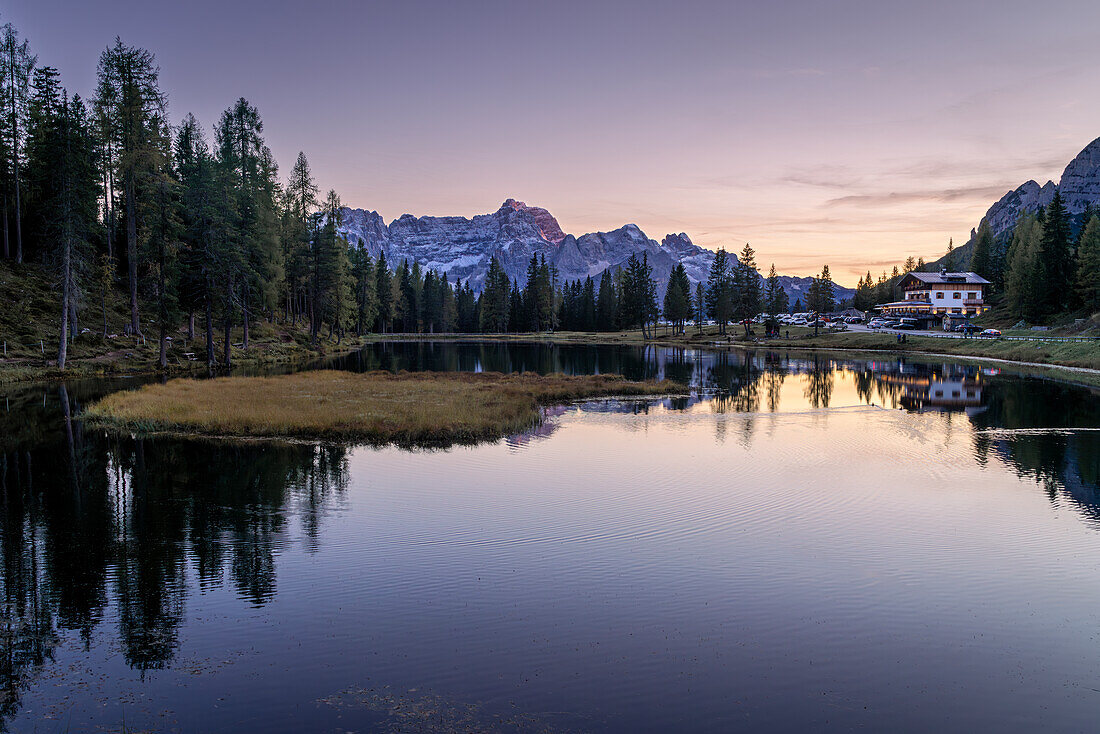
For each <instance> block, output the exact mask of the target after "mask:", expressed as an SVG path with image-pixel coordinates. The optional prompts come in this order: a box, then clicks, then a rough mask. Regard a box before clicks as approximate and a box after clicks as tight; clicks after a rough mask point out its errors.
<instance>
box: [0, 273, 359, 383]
mask: <svg viewBox="0 0 1100 734" xmlns="http://www.w3.org/2000/svg"><path fill="white" fill-rule="evenodd" d="M56 290H57V289H56V284H55V283H54V282H53V281H52V279H51V277H50V276H49V274H48V272H47V271H46V270H45V269H44V268H43V267H41V266H40V265H36V264H23V265H16V264H14V263H11V262H8V261H3V260H0V304H3V305H2V307H0V385H4V384H7V383H13V382H21V381H26V380H41V379H54V378H60V377H86V376H97V375H118V374H147V373H154V372H168V373H170V374H186V373H190V372H201V371H205V370H206V347H205V342H204V340H203V336H202V333H201V329H202V324H201V319H200V320H197V323H196V324H195V328H196V333H195V338H194V339H188V338H187V329H186V325H185V324H180V325H178V326H176V327H175V328H173V329H171V330H170V332H169V333H170V337H171V339H172V343H171V346H170V347H169V349H168V369H167V370H161V369H160V368H159V366H158V364H157V363H158V359H159V347H158V342H157V335H158V333H159V330H158V326H157V323H156V320H155V318H150V314H153V313H155V311H154V308H153V306H152V304H142V305H143V310H142V328H143V329H144V331H145V338H144V339H142V338H141V337H140V336H139V337H133V336H127V335H126V334H125V326H126V324H128V323H129V321H130V316H129V304H128V302H127V301H126V298H125V297H124V295H123V294H122V293H120V292H117V291H111V292H109V293H108V294H107V298H106V302H105V303H104V302H103V300H101V299H99V298H98V295H97V294H87V296H86V301H88V302H86V303H84V304H82V308H81V310H80V315H81V319H82V320H81V322H80V323H79V324H78V329H77V332H78V333H77V334H76V336H75V339H74V340H73V341H72V342H71V343H70V346H69V356H68V363H67V365H66V369H65V370H64V372H62V371H60V370H58V369H57V346H58V336H59V333H60V327H59V318H60V316H59V313H58V301H59V299H58V297H57V292H56ZM105 323H106V327H107V328H106V336H104V331H105V330H104V324H105ZM223 336H224V335H223V332H221V331H220V330H218V331H216V332H215V335H214V340H215V350H216V355H217V359H218V360H220V359H221V357H222V354H223V348H224V339H223ZM243 340H244V332H243V330H242V328H241V327H240V326H237V327H235V328H233V329H232V330H231V331H230V342H231V343H232V344H234V345H238V346H234V347H233V349H232V359H233V365H234V366H239V367H245V368H248V367H262V366H265V365H275V364H286V363H295V362H305V361H309V360H313V359H317V358H319V357H323V356H332V355H335V354H343V353H347V352H351V351H355V350H356V349H359V348H361V347H362V346H363V344H364V341H363V340H361V339H359V338H357V337H355V336H354V335H350V336H345V338H344V339H343V340H342V341H341V342H340V343H339V344H337V343H336V342H335V341H334V340H333V339H330V338H327V337H325V338H322V339H321V343H320V345H319V346H318V348H313V347H312V346H311V345H310V338H309V330H308V328H307V327H306V326H305V325H304V324H298V325H295V324H271V323H267V322H264V321H258V322H254V323H253V326H252V329H251V330H250V333H249V346H248V349H244V348H243V347H242V346H239V345H242V344H243Z"/></svg>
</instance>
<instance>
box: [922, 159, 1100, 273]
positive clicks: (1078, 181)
mask: <svg viewBox="0 0 1100 734" xmlns="http://www.w3.org/2000/svg"><path fill="white" fill-rule="evenodd" d="M1055 191H1058V192H1060V193H1061V194H1062V199H1063V200H1064V201H1065V204H1066V209H1067V210H1068V211H1069V213H1070V215H1071V216H1073V217H1074V218H1075V220H1079V219H1080V216H1079V215H1080V214H1081V213H1082V212H1084V210H1085V207H1086V206H1092V207H1093V208H1097V207H1100V138H1097V139H1096V140H1093V141H1092V142H1091V143H1089V144H1088V145H1086V146H1085V147H1084V148H1083V149H1082V150H1081V152H1080V153H1078V154H1077V156H1076V157H1074V159H1073V160H1071V161H1070V162H1069V163H1068V164H1067V165H1066V167H1065V170H1063V171H1062V177H1061V179H1059V181H1058V183H1057V184H1055V183H1054V182H1053V181H1047V182H1046V183H1045V184H1043V185H1042V186H1040V185H1039V183H1038V182H1037V181H1035V180H1034V179H1032V180H1030V181H1026V182H1024V183H1023V184H1021V185H1020V186H1019V187H1017V188H1015V189H1013V190H1012V191H1009V192H1008V193H1007V194H1005V195H1004V196H1002V197H1001V198H1000V199H998V200H997V201H996V202H995V203H994V204H993V206H991V207H989V210H988V211H986V213H985V216H983V217H982V221H984V222H988V223H989V228H990V230H991V231H992V232H993V236H994V238H996V239H998V240H1000V241H1002V242H1003V241H1004V240H1006V239H1007V236H1008V234H1009V233H1011V232H1012V230H1013V229H1014V228H1015V226H1016V220H1017V219H1019V218H1020V214H1022V213H1024V212H1032V213H1034V212H1036V211H1038V210H1039V208H1040V207H1045V206H1046V205H1047V204H1049V203H1050V201H1051V199H1053V198H1054V192H1055ZM1076 223H1077V222H1076V221H1075V225H1076ZM979 226H981V222H979ZM976 237H977V227H975V228H974V229H972V230H970V240H969V241H967V243H966V244H965V245H963V246H962V247H960V248H958V249H957V250H955V252H953V253H952V254H951V255H950V256H946V257H945V258H941V259H940V260H939V261H937V264H938V263H940V262H943V263H944V264H947V262H946V260H947V257H949V258H950V261H951V263H953V264H956V265H957V264H959V263H960V262H962V261H963V260H965V261H967V262H968V261H969V257H970V251H971V250H972V248H973V243H974V240H975V238H976ZM962 264H965V262H962Z"/></svg>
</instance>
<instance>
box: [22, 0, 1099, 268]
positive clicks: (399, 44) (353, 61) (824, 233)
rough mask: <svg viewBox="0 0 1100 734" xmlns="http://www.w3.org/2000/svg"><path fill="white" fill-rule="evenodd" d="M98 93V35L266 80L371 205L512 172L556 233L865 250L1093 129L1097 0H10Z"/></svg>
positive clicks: (355, 194) (212, 77)
mask: <svg viewBox="0 0 1100 734" xmlns="http://www.w3.org/2000/svg"><path fill="white" fill-rule="evenodd" d="M0 21H4V22H8V21H10V22H12V23H14V24H15V25H16V26H17V27H18V28H19V29H20V31H21V32H22V33H23V34H24V35H25V36H26V37H27V38H28V39H29V40H30V43H31V46H32V49H33V50H34V51H35V52H36V53H38V55H39V59H40V62H42V63H46V64H50V65H53V66H56V67H58V68H59V69H60V70H61V74H62V80H63V82H64V83H65V85H66V86H67V87H69V88H70V89H72V90H73V91H76V92H80V93H82V94H85V95H87V94H89V93H90V92H91V91H92V89H93V87H94V80H95V65H96V61H97V59H98V55H99V52H100V51H101V50H102V49H103V48H104V47H105V46H106V45H108V44H109V43H110V42H111V41H112V40H113V38H114V36H115V35H120V36H121V37H122V39H123V41H125V42H126V43H132V44H137V45H142V46H145V47H147V48H149V49H150V50H152V51H154V52H155V53H156V55H157V60H158V62H159V64H160V66H161V70H162V75H161V81H162V85H163V87H164V88H165V90H166V91H167V92H168V95H169V106H170V112H171V116H172V118H173V120H174V121H178V120H179V118H180V117H182V116H183V115H184V114H185V113H187V112H193V113H194V114H195V115H196V116H197V117H198V118H199V119H200V121H202V122H203V123H204V124H206V125H210V124H212V123H213V122H214V121H215V119H216V118H217V116H218V115H219V114H220V112H221V110H222V109H224V108H225V107H227V106H228V105H229V104H230V103H231V102H232V101H233V100H234V99H236V98H237V97H238V96H242V95H243V96H245V97H247V98H248V99H249V100H250V101H252V102H253V103H254V104H256V105H257V106H258V107H259V110H260V113H261V115H262V116H263V118H264V122H265V125H266V136H267V140H268V143H269V144H270V146H271V148H272V149H273V150H274V151H275V154H276V156H277V157H278V159H279V161H280V163H281V164H282V165H283V167H284V173H286V172H288V170H289V166H290V165H291V164H292V163H293V160H294V156H295V155H296V154H297V152H298V151H299V150H304V151H305V152H306V155H307V156H308V157H309V159H310V162H311V163H312V165H313V170H314V174H315V175H316V177H317V179H318V183H319V184H320V185H321V186H322V187H323V188H324V189H328V188H330V187H331V188H335V189H336V190H337V191H338V192H339V193H340V195H341V197H342V198H343V200H344V202H345V203H346V204H348V205H350V206H356V207H364V208H369V209H377V210H378V211H380V212H381V213H382V214H383V216H385V217H386V218H387V219H391V218H394V217H397V216H399V215H401V214H403V213H405V212H409V213H413V214H436V215H444V214H461V215H466V216H469V215H473V214H477V213H483V212H488V211H493V210H495V209H496V208H497V207H498V206H499V205H500V203H501V202H503V201H504V199H506V198H508V197H515V198H517V199H522V200H524V201H526V202H528V203H529V204H534V205H539V206H543V207H546V208H547V209H549V210H550V211H551V212H552V213H553V214H554V215H556V216H557V217H558V220H559V221H560V222H561V225H562V228H563V229H564V230H565V231H566V232H572V233H574V234H581V233H584V232H589V231H595V230H606V229H613V228H616V227H618V226H621V225H622V224H624V223H626V222H635V223H637V224H638V225H639V226H641V227H642V229H644V230H645V231H646V233H647V234H649V236H650V237H654V238H656V239H660V238H661V237H662V236H663V235H664V234H666V233H668V232H680V231H684V232H687V233H688V234H689V235H690V236H691V237H692V239H693V240H694V241H696V242H698V243H699V244H702V245H704V246H707V247H712V248H714V247H718V246H725V247H727V248H730V249H740V247H741V246H742V245H743V244H744V242H745V241H749V242H751V243H752V245H753V246H754V247H755V248H756V250H757V253H758V260H759V261H760V262H761V264H762V266H763V267H764V268H765V269H766V268H767V266H768V264H770V263H772V262H775V264H776V265H777V267H778V268H779V269H780V270H781V271H782V272H787V273H791V274H800V275H805V274H810V273H811V272H814V271H817V270H819V269H820V267H821V265H822V264H823V263H829V264H830V266H831V268H832V270H833V273H834V276H835V277H837V279H838V280H840V281H842V282H845V283H849V284H851V283H854V281H855V280H856V277H857V275H858V274H859V273H862V272H863V271H864V270H867V269H868V268H870V269H871V270H872V271H874V272H878V271H881V270H882V269H883V268H887V267H891V266H892V265H893V264H894V263H896V262H899V261H901V260H903V259H904V258H905V257H906V256H907V255H909V254H913V255H923V256H924V257H926V258H932V257H936V256H938V255H940V254H942V252H943V251H944V250H945V248H946V245H947V241H948V238H950V237H953V238H954V239H955V242H956V243H960V242H962V241H965V240H966V238H967V236H968V233H969V229H970V228H971V227H972V226H975V225H976V224H977V222H978V219H979V218H980V216H981V214H982V213H983V212H984V211H985V209H986V208H987V207H988V206H989V204H990V203H992V201H993V200H995V199H996V198H998V197H999V196H1000V195H1001V194H1002V193H1004V191H1006V190H1008V189H1009V188H1013V187H1015V186H1017V185H1019V184H1020V183H1022V182H1023V181H1025V180H1027V179H1028V178H1036V179H1038V180H1039V181H1040V183H1042V182H1044V181H1046V179H1048V178H1054V179H1057V178H1058V176H1059V175H1060V173H1061V169H1062V167H1064V165H1065V164H1066V163H1067V162H1068V161H1069V159H1070V158H1072V157H1073V156H1074V155H1075V154H1076V153H1077V152H1078V151H1079V150H1080V149H1081V148H1082V147H1084V146H1085V145H1086V144H1087V143H1088V142H1089V141H1091V140H1092V139H1093V138H1095V137H1097V136H1100V93H1097V90H1098V89H1100V43H1097V42H1096V40H1095V37H1096V30H1097V28H1100V3H1096V2H1094V0H1075V1H1061V2H1059V1H1057V0H1055V1H1053V2H1048V3H1036V2H1034V0H1028V1H1027V2H1016V1H1015V0H1003V1H1001V2H966V1H959V0H955V1H954V2H939V1H937V0H924V1H923V2H904V3H903V2H888V1H887V0H878V1H876V2H870V1H868V2H852V1H848V0H791V1H788V2H779V1H775V0H773V1H772V2H764V1H762V0H756V1H754V2H731V1H728V0H727V1H720V0H711V1H707V2H691V1H688V2H683V1H682V2H660V3H656V2H645V1H644V0H642V1H639V0H617V1H615V2H591V1H590V2H573V1H572V0H556V1H555V2H543V3H527V2H522V1H521V0H513V1H511V2H506V3H504V2H501V3H498V2H492V1H478V2H463V1H461V0H436V1H433V2H415V1H410V0H406V1H404V2H384V3H378V2H375V3H371V2H350V1H349V2H314V3H301V2H297V3H290V2H279V1H278V0H269V1H267V2H261V1H258V0H244V1H239V2H233V1H232V0H221V1H220V2H211V1H208V0H192V1H190V2H187V3H175V2H172V3H169V2H159V1H158V2H149V1H148V0H145V1H143V2H138V1H134V0H130V1H122V0H98V1H97V2H75V1H74V0H70V1H69V2H64V1H62V0H25V1H22V2H17V3H11V2H8V3H4V4H3V5H0Z"/></svg>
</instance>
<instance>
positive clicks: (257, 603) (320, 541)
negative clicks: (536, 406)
mask: <svg viewBox="0 0 1100 734" xmlns="http://www.w3.org/2000/svg"><path fill="white" fill-rule="evenodd" d="M323 366H331V367H336V368H340V369H352V370H370V369H388V370H400V369H407V370H499V371H512V370H534V371H539V372H556V371H562V372H566V373H574V374H586V373H596V372H602V373H609V372H617V373H621V374H624V375H626V376H627V377H629V378H634V379H640V378H659V377H669V378H672V379H676V380H679V381H681V382H685V383H688V384H690V385H691V386H692V394H691V396H690V397H679V398H666V399H658V400H599V401H593V402H591V403H585V404H582V405H576V406H569V407H562V408H557V409H549V410H547V411H546V413H547V415H546V420H545V422H544V423H543V425H541V426H540V427H539V428H538V429H536V430H533V431H530V432H527V433H524V434H522V435H516V436H511V437H508V438H507V439H504V440H501V441H497V442H493V443H485V444H481V445H478V446H472V447H455V448H451V449H446V450H440V449H434V450H413V451H410V450H403V449H399V448H392V447H386V448H372V447H364V446H358V447H357V446H333V445H320V446H318V445H310V444H307V443H250V442H238V443H220V442H211V441H186V440H176V439H166V438H144V439H141V438H134V437H117V436H108V435H105V434H103V433H101V432H97V431H93V430H90V429H86V428H85V427H84V426H83V425H82V424H81V422H80V420H79V413H80V410H81V408H82V407H83V406H84V405H86V404H87V403H88V402H90V401H92V400H94V399H95V398H97V397H98V396H101V395H103V394H106V393H107V392H109V391H112V390H117V389H126V388H129V387H132V386H134V385H135V384H138V383H140V381H139V380H133V379H131V380H125V379H114V380H96V381H73V382H70V383H68V384H65V385H61V384H57V383H53V384H46V385H41V384H39V385H23V386H11V387H7V388H0V395H2V396H3V397H2V398H0V399H2V401H3V405H2V408H3V413H2V414H0V426H2V428H3V434H2V436H0V450H2V458H0V493H2V499H3V504H4V507H3V515H2V527H0V532H2V548H0V553H2V565H3V568H2V573H3V577H2V585H3V595H4V606H3V617H2V620H0V621H2V623H3V629H2V630H0V632H2V635H3V637H2V640H0V645H2V648H0V657H2V660H0V683H2V693H0V717H2V721H3V725H4V727H6V728H7V729H8V730H10V731H20V732H21V731H28V732H29V731H36V732H76V731H103V730H107V731H121V730H123V728H124V727H125V730H126V731H130V732H134V731H158V732H159V731H165V732H174V731H181V732H242V731H264V732H300V731H331V732H344V731H356V732H368V731H378V732H419V731H454V732H467V731H504V732H589V731H591V732H643V731H645V732H664V731H685V732H687V731H691V732H726V731H731V730H776V731H794V730H806V729H822V728H835V729H865V730H871V731H882V730H892V731H926V730H929V729H933V728H934V729H937V730H941V731H959V732H963V731H974V730H979V729H983V730H985V729H995V730H999V731H1032V730H1035V729H1037V728H1040V727H1041V728H1043V729H1044V730H1054V731H1080V730H1091V729H1094V728H1095V726H1096V720H1097V716H1098V714H1100V430H1098V428H1100V391H1097V390H1096V389H1089V388H1086V387H1081V386H1075V385H1072V384H1066V383H1062V382H1055V381H1051V380H1044V379H1040V378H1036V377H1029V376H1027V375H1022V374H1017V373H1015V372H1013V371H1012V370H1011V369H1008V368H1003V369H998V368H990V367H980V366H976V365H969V364H953V363H949V362H948V363H945V362H942V361H935V360H923V361H920V360H910V359H898V358H890V357H883V358H877V357H876V358H864V357H862V356H856V357H843V358H842V357H840V356H838V355H832V356H821V355H818V356H806V355H798V354H795V353H786V352H767V351H757V352H729V353H727V352H709V351H701V350H687V349H671V348H653V347H651V348H644V347H591V346H583V347H582V346H577V347H564V346H549V345H543V344H486V343H385V344H379V345H375V346H373V347H370V348H368V349H366V350H364V351H363V352H361V353H358V354H354V355H351V356H349V357H344V358H340V359H337V360H332V361H331V362H329V363H326V364H325V365H323Z"/></svg>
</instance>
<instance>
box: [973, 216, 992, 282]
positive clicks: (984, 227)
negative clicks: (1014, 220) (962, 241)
mask: <svg viewBox="0 0 1100 734" xmlns="http://www.w3.org/2000/svg"><path fill="white" fill-rule="evenodd" d="M970 270H971V271H973V272H975V273H977V274H978V275H980V276H982V277H983V278H985V279H986V280H989V281H991V282H992V281H994V280H995V279H996V273H995V272H994V268H993V231H992V230H991V229H990V228H989V222H987V221H986V220H985V218H982V223H981V224H979V225H978V232H977V234H976V235H975V237H974V249H973V251H972V252H971V253H970Z"/></svg>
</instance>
